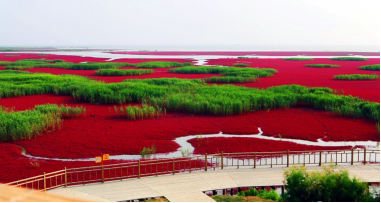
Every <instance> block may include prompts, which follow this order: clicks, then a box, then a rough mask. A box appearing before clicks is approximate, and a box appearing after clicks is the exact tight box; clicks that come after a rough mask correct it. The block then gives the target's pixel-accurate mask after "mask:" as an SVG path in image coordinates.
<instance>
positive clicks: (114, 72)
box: [95, 69, 155, 76]
mask: <svg viewBox="0 0 381 203" xmlns="http://www.w3.org/2000/svg"><path fill="white" fill-rule="evenodd" d="M154 72H155V71H153V70H152V69H127V70H126V69H100V70H96V71H95V75H103V76H131V75H145V74H152V73H154Z"/></svg>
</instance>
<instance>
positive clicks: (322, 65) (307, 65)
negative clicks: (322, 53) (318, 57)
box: [304, 64, 340, 68]
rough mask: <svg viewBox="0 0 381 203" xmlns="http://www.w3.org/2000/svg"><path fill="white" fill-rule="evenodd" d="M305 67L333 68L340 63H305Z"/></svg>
mask: <svg viewBox="0 0 381 203" xmlns="http://www.w3.org/2000/svg"><path fill="white" fill-rule="evenodd" d="M304 66H305V67H313V68H333V67H340V65H335V64H306V65H304Z"/></svg>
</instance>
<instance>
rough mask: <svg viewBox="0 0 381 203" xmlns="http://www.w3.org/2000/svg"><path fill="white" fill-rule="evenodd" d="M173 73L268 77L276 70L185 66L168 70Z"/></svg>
mask: <svg viewBox="0 0 381 203" xmlns="http://www.w3.org/2000/svg"><path fill="white" fill-rule="evenodd" d="M169 72H173V73H184V74H206V73H218V74H221V75H224V76H241V77H269V76H272V75H273V74H274V73H276V72H277V70H275V69H271V68H237V67H221V66H185V67H181V68H175V69H171V70H169Z"/></svg>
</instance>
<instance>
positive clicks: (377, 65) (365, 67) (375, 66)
mask: <svg viewBox="0 0 381 203" xmlns="http://www.w3.org/2000/svg"><path fill="white" fill-rule="evenodd" d="M359 69H360V70H378V71H380V64H374V65H367V66H360V67H359Z"/></svg>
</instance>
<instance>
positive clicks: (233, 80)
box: [205, 76, 257, 83]
mask: <svg viewBox="0 0 381 203" xmlns="http://www.w3.org/2000/svg"><path fill="white" fill-rule="evenodd" d="M255 81H257V78H256V77H240V76H226V77H215V76H213V77H210V78H206V79H205V82H209V83H244V82H255Z"/></svg>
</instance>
